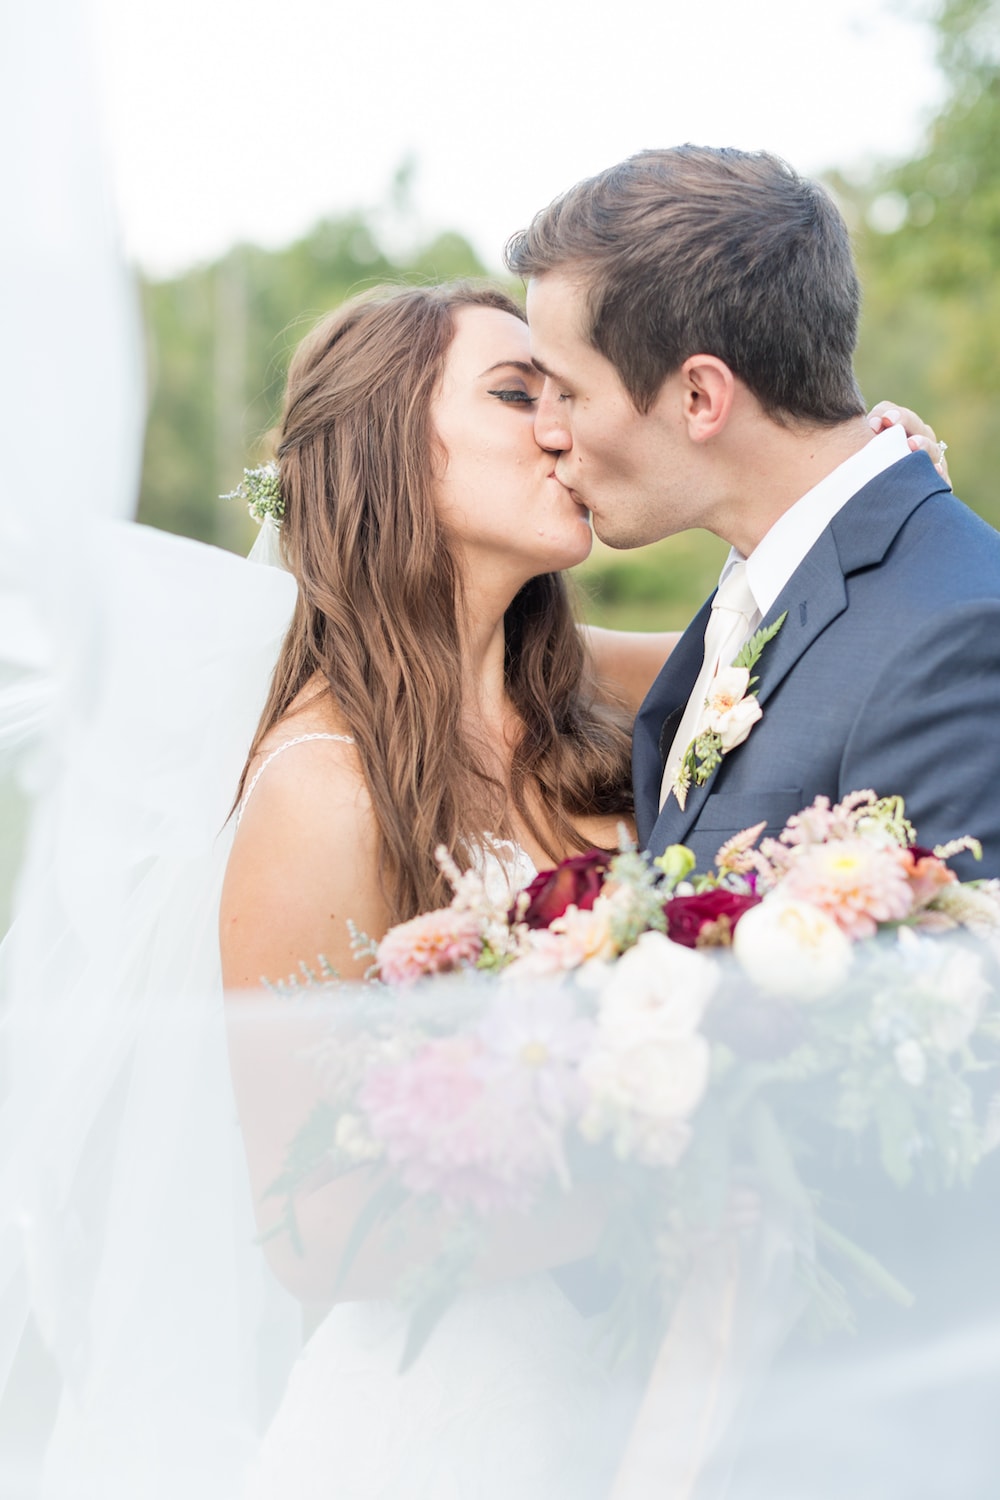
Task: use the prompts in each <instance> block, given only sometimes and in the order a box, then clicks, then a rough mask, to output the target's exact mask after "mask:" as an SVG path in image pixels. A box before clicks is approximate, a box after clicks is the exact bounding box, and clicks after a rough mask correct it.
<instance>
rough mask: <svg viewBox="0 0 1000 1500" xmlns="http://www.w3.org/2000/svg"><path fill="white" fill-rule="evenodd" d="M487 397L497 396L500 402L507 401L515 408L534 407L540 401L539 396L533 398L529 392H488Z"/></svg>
mask: <svg viewBox="0 0 1000 1500" xmlns="http://www.w3.org/2000/svg"><path fill="white" fill-rule="evenodd" d="M486 394H487V396H496V398H497V400H498V401H507V402H509V403H510V404H511V405H514V406H534V404H535V402H536V401H537V400H538V397H537V396H531V395H529V394H528V392H527V391H519V390H501V391H487V392H486Z"/></svg>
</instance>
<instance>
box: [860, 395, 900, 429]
mask: <svg viewBox="0 0 1000 1500" xmlns="http://www.w3.org/2000/svg"><path fill="white" fill-rule="evenodd" d="M900 420H901V415H900V410H899V407H898V406H897V405H896V403H895V402H894V401H879V402H877V403H876V404H875V405H874V406H873V407H872V409H871V411H870V412H869V413H868V425H869V426H870V427H871V429H872V431H873V432H882V431H883V430H884V429H885V428H886V427H895V426H896V424H897V422H899V421H900Z"/></svg>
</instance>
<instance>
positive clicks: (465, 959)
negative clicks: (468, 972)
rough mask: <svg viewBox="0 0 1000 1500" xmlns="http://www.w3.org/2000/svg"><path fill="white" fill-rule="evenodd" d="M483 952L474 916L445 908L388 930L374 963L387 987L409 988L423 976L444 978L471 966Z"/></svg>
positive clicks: (478, 923)
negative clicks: (389, 985)
mask: <svg viewBox="0 0 1000 1500" xmlns="http://www.w3.org/2000/svg"><path fill="white" fill-rule="evenodd" d="M482 951H483V935H482V930H481V925H480V921H479V918H478V917H477V916H476V915H475V913H474V912H469V911H456V910H455V909H454V907H451V906H445V907H442V908H441V910H440V911H429V912H425V913H424V915H423V916H421V917H414V918H413V919H412V921H410V922H400V924H399V925H398V926H397V927H390V928H389V931H388V932H387V933H386V935H385V937H384V938H383V939H382V941H381V942H380V943H379V945H378V951H377V953H376V955H375V961H376V963H377V964H378V972H379V978H380V979H382V980H384V981H385V983H386V984H412V983H413V982H414V981H415V980H417V979H422V978H423V976H424V975H425V974H446V973H448V972H449V971H450V970H451V969H461V968H464V967H467V966H469V965H471V964H474V963H475V961H476V959H477V958H478V957H479V955H480V953H481V952H482Z"/></svg>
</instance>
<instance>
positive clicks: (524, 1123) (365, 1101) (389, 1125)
mask: <svg viewBox="0 0 1000 1500" xmlns="http://www.w3.org/2000/svg"><path fill="white" fill-rule="evenodd" d="M529 1071H530V1070H528V1069H524V1070H522V1072H524V1073H525V1075H527V1073H528V1072H529ZM359 1102H360V1105H361V1108H362V1110H363V1112H364V1114H365V1116H366V1119H367V1123H368V1127H369V1129H370V1131H371V1134H372V1136H373V1138H374V1139H375V1140H376V1141H378V1142H379V1143H380V1144H381V1145H382V1146H383V1147H384V1149H385V1154H386V1159H387V1160H388V1161H389V1163H390V1164H391V1165H392V1166H393V1167H394V1168H395V1169H396V1172H397V1174H398V1176H399V1179H400V1181H401V1182H402V1184H403V1186H404V1187H406V1188H407V1189H408V1190H409V1191H410V1192H411V1193H416V1194H418V1195H425V1194H430V1195H433V1196H436V1197H438V1198H440V1199H441V1200H442V1202H443V1203H444V1204H445V1205H446V1207H448V1208H450V1209H461V1208H473V1209H475V1210H478V1211H479V1212H480V1213H492V1212H496V1211H498V1210H501V1209H505V1208H526V1207H527V1206H528V1205H529V1204H530V1203H531V1202H532V1200H533V1199H534V1197H535V1195H536V1193H537V1191H538V1188H539V1186H540V1184H541V1183H542V1181H543V1180H544V1179H545V1177H546V1176H547V1175H548V1174H549V1173H550V1172H551V1171H552V1169H553V1148H552V1128H551V1125H550V1123H549V1122H548V1120H547V1119H546V1118H545V1116H544V1115H543V1114H542V1112H541V1111H540V1110H539V1108H538V1105H537V1101H536V1099H535V1097H534V1092H533V1089H532V1080H531V1078H530V1077H528V1076H524V1077H522V1078H520V1079H519V1080H518V1079H515V1078H513V1077H512V1076H511V1071H510V1069H509V1067H507V1068H501V1069H499V1070H498V1069H496V1068H495V1067H493V1066H492V1065H491V1060H490V1057H489V1055H488V1053H487V1051H486V1049H485V1047H484V1045H483V1043H482V1041H480V1040H479V1039H478V1038H475V1037H469V1036H456V1037H438V1038H434V1039H432V1040H431V1041H428V1042H426V1043H425V1044H424V1045H423V1046H422V1047H421V1048H420V1049H419V1050H418V1051H417V1052H415V1053H414V1054H413V1056H412V1057H409V1058H406V1059H405V1060H404V1061H402V1062H399V1063H395V1064H387V1065H385V1066H384V1067H380V1068H376V1069H373V1071H372V1072H371V1073H370V1074H369V1075H368V1078H367V1079H366V1080H365V1082H364V1084H363V1086H362V1089H361V1093H360V1095H359Z"/></svg>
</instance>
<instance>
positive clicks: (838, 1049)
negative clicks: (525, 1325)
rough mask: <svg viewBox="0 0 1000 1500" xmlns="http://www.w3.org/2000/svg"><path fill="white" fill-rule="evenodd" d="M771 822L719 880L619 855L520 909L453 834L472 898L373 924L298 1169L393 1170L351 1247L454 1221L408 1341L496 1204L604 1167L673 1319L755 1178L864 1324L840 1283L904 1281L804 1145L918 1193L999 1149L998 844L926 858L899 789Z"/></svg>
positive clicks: (640, 1264)
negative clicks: (404, 1226) (865, 1242)
mask: <svg viewBox="0 0 1000 1500" xmlns="http://www.w3.org/2000/svg"><path fill="white" fill-rule="evenodd" d="M763 826H764V825H762V824H761V825H758V827H756V828H751V829H748V830H747V831H746V832H744V833H742V834H740V835H738V836H737V837H736V838H734V839H731V840H730V841H729V842H728V843H727V844H725V845H724V847H723V848H722V849H721V850H720V851H719V853H718V855H717V857H716V862H715V863H716V868H715V869H714V871H712V872H711V873H709V874H705V875H701V876H696V875H695V873H694V868H693V867H694V860H693V857H692V856H691V854H690V852H689V851H688V850H687V849H685V848H683V847H681V846H675V847H673V848H671V849H668V850H667V851H666V853H665V854H664V855H663V856H661V857H660V858H659V859H656V860H652V861H649V860H647V859H646V858H645V857H644V856H642V855H640V854H639V853H638V852H636V851H635V850H634V849H632V848H628V847H626V848H623V849H622V850H621V852H619V853H617V854H613V855H612V854H607V853H604V852H601V851H592V852H590V853H587V854H582V855H578V856H575V857H573V858H571V859H568V860H564V861H563V862H562V864H560V865H559V866H558V867H557V868H556V869H554V870H550V871H545V872H543V873H542V874H540V875H539V876H538V877H537V878H536V879H535V880H534V881H533V882H532V884H531V885H530V886H529V887H528V888H527V890H525V891H523V892H522V893H521V894H520V895H519V896H518V897H517V898H516V900H515V901H514V902H513V905H512V906H510V907H507V906H506V905H505V906H503V907H500V906H498V905H497V904H496V902H495V901H494V900H491V899H490V897H489V895H488V893H487V887H486V884H485V883H484V881H483V879H482V878H481V877H480V875H478V874H477V873H475V872H474V871H468V872H465V873H460V872H459V871H458V869H457V868H456V867H455V865H454V864H453V863H452V861H451V860H450V859H449V857H448V855H447V854H446V853H445V852H444V851H439V859H440V861H441V863H442V866H443V868H444V869H445V871H446V873H447V874H448V875H449V878H450V880H451V883H452V885H453V888H454V898H453V900H452V902H451V904H450V906H448V907H447V908H444V909H442V910H440V911H435V912H431V913H428V914H425V915H423V916H420V917H417V918H415V919H414V920H413V921H410V922H407V923H404V924H402V925H400V926H398V927H395V928H393V929H392V930H391V931H390V932H388V933H387V934H386V936H385V937H384V938H383V939H382V941H381V942H380V943H378V944H377V945H374V944H366V942H365V940H364V939H362V938H360V936H359V937H358V939H357V942H358V946H359V948H364V949H365V951H368V952H370V953H371V956H372V959H373V975H372V977H373V978H376V979H377V980H378V981H379V983H378V984H376V985H375V986H369V987H368V996H367V999H364V998H358V997H357V996H355V997H354V998H353V1000H352V1001H351V1002H350V1003H349V1004H346V1005H345V1007H344V1009H343V1011H342V1014H341V1018H340V1020H339V1022H338V1024H337V1027H336V1032H335V1034H331V1037H330V1040H329V1043H328V1045H325V1046H324V1047H323V1048H321V1055H320V1057H319V1059H318V1061H319V1064H320V1066H321V1069H322V1078H323V1101H322V1104H321V1106H320V1108H319V1109H317V1110H316V1111H315V1112H314V1114H313V1116H312V1117H311V1119H310V1120H309V1121H308V1122H307V1124H306V1126H305V1127H304V1129H303V1130H302V1132H301V1133H300V1135H299V1137H298V1138H297V1140H296V1142H295V1145H294V1148H293V1151H292V1154H291V1156H290V1158H289V1162H288V1169H287V1171H286V1173H285V1174H284V1176H283V1178H282V1181H281V1183H280V1184H278V1185H277V1188H278V1190H281V1191H285V1192H289V1191H290V1190H292V1189H294V1188H295V1187H296V1186H297V1185H299V1184H301V1183H302V1182H303V1181H305V1180H306V1179H307V1178H309V1177H310V1176H313V1177H314V1176H315V1173H316V1172H317V1170H320V1171H322V1172H325V1173H327V1174H331V1173H333V1174H335V1173H338V1172H341V1171H346V1170H350V1169H353V1168H357V1167H359V1166H362V1165H369V1166H377V1167H380V1168H381V1169H382V1172H381V1179H382V1185H381V1186H380V1187H379V1188H378V1190H377V1191H376V1192H375V1193H374V1195H373V1197H372V1198H371V1200H370V1204H369V1210H368V1211H367V1213H366V1214H365V1215H364V1216H363V1220H362V1221H359V1224H358V1226H357V1229H356V1232H355V1236H354V1240H353V1242H352V1245H351V1247H350V1248H349V1251H348V1259H349V1258H350V1256H351V1255H353V1254H354V1253H355V1252H356V1250H357V1248H358V1247H359V1246H360V1245H361V1243H362V1242H363V1240H364V1237H365V1235H366V1234H368V1233H369V1232H370V1231H371V1230H372V1229H373V1228H374V1227H375V1225H376V1224H380V1223H382V1222H383V1221H388V1220H390V1219H391V1217H392V1215H393V1214H395V1213H397V1211H398V1210H399V1209H400V1207H401V1206H402V1205H404V1204H408V1205H409V1206H410V1209H411V1211H412V1209H413V1207H414V1205H417V1206H418V1207H419V1208H423V1209H425V1210H426V1211H427V1212H428V1213H431V1214H437V1215H438V1216H439V1218H440V1220H441V1222H443V1223H444V1224H446V1226H447V1231H446V1233H445V1234H444V1239H443V1241H442V1244H443V1249H442V1253H441V1254H440V1255H438V1256H436V1257H435V1260H434V1264H433V1265H430V1266H422V1267H415V1268H414V1271H413V1273H412V1275H411V1276H410V1277H409V1278H408V1284H407V1286H406V1287H405V1288H404V1289H403V1290H404V1294H405V1295H406V1296H407V1297H408V1298H409V1299H410V1301H411V1302H412V1304H413V1306H414V1309H415V1317H414V1321H413V1336H412V1338H411V1347H410V1349H409V1351H408V1357H412V1356H413V1355H414V1354H415V1353H416V1351H417V1350H418V1349H419V1347H420V1344H421V1342H422V1340H423V1338H424V1337H426V1335H427V1333H428V1332H429V1330H430V1328H431V1327H432V1326H433V1322H434V1320H435V1318H436V1317H437V1316H439V1315H440V1312H441V1311H443V1309H444V1308H445V1307H446V1306H447V1305H448V1302H449V1301H450V1300H451V1298H452V1297H453V1296H454V1295H455V1293H456V1292H457V1290H458V1289H459V1288H460V1287H461V1285H462V1284H463V1282H464V1280H465V1278H466V1277H467V1275H468V1273H469V1272H470V1270H471V1268H472V1266H473V1264H474V1262H475V1259H476V1257H477V1255H478V1254H479V1253H480V1250H481V1247H482V1244H483V1242H484V1238H485V1236H486V1235H487V1234H488V1233H489V1228H490V1224H491V1221H495V1220H496V1218H497V1216H503V1215H510V1214H526V1213H531V1212H533V1211H534V1210H535V1209H536V1208H537V1206H538V1205H540V1204H541V1203H542V1201H543V1200H544V1199H545V1198H546V1197H547V1195H550V1194H553V1193H555V1194H559V1193H563V1192H567V1191H569V1190H571V1189H572V1188H573V1187H574V1186H576V1185H579V1184H585V1183H593V1182H594V1181H597V1180H602V1179H603V1180H604V1181H605V1182H606V1183H607V1184H608V1193H609V1201H613V1203H614V1205H615V1209H616V1211H615V1212H614V1213H610V1214H609V1216H608V1229H607V1231H606V1234H605V1241H604V1244H603V1246H602V1250H601V1258H602V1259H603V1260H604V1261H605V1262H607V1263H609V1264H611V1265H612V1266H614V1267H617V1268H618V1270H619V1271H620V1272H621V1273H623V1274H621V1275H620V1277H619V1282H620V1287H621V1288H622V1295H623V1296H627V1295H629V1289H630V1288H634V1287H636V1286H642V1287H643V1288H645V1289H647V1290H648V1289H649V1288H653V1290H654V1293H655V1297H656V1299H657V1301H658V1304H659V1306H660V1307H661V1308H662V1310H663V1311H664V1313H668V1312H669V1309H670V1306H671V1301H672V1299H673V1298H674V1297H675V1296H676V1295H677V1291H678V1288H679V1287H680V1285H681V1284H682V1282H683V1279H684V1276H685V1274H686V1271H687V1269H688V1267H689V1265H690V1262H691V1256H692V1254H693V1252H694V1247H696V1246H697V1245H698V1244H699V1243H700V1242H703V1240H704V1236H705V1235H706V1234H711V1233H715V1232H718V1230H719V1228H720V1226H722V1225H724V1223H725V1221H726V1216H727V1213H728V1212H729V1205H730V1203H731V1201H732V1196H733V1191H734V1187H738V1185H739V1184H740V1183H741V1182H746V1181H749V1182H751V1183H752V1184H753V1185H754V1188H755V1190H756V1191H757V1192H758V1193H760V1194H762V1195H763V1196H764V1197H765V1198H766V1199H767V1200H768V1201H769V1202H771V1203H772V1204H773V1203H777V1204H778V1205H779V1206H780V1209H781V1211H782V1212H786V1213H787V1214H790V1215H791V1216H792V1218H793V1219H794V1221H795V1223H796V1224H797V1225H798V1226H799V1229H798V1231H797V1233H798V1236H799V1239H800V1241H801V1244H802V1247H803V1253H802V1256H801V1268H800V1270H801V1275H802V1277H803V1278H804V1279H805V1280H807V1281H808V1282H809V1284H810V1289H811V1292H812V1293H813V1296H812V1307H813V1311H814V1312H815V1313H816V1314H817V1315H818V1317H819V1318H820V1319H821V1320H824V1321H826V1322H827V1323H838V1322H839V1323H843V1322H849V1321H850V1317H851V1309H850V1302H849V1300H848V1299H847V1297H846V1294H845V1290H844V1287H843V1285H842V1282H841V1279H840V1278H841V1277H842V1276H846V1277H847V1278H848V1279H852V1278H860V1279H861V1280H862V1281H863V1282H865V1283H867V1284H868V1285H869V1286H870V1285H872V1284H874V1285H876V1286H878V1287H880V1288H881V1289H882V1290H884V1291H886V1292H888V1293H889V1295H892V1296H895V1297H897V1298H899V1299H900V1300H905V1298H906V1292H905V1289H904V1288H902V1287H900V1286H899V1285H898V1283H896V1282H895V1281H894V1280H893V1278H892V1277H891V1275H890V1274H889V1272H888V1271H886V1270H885V1269H884V1268H882V1267H881V1266H880V1265H878V1263H877V1262H875V1261H873V1260H872V1259H871V1258H870V1257H869V1256H868V1255H866V1254H865V1252H864V1251H863V1250H861V1249H859V1248H858V1247H856V1246H854V1245H853V1244H851V1243H850V1242H849V1241H848V1240H846V1239H845V1238H844V1237H843V1236H841V1235H840V1234H839V1233H838V1232H837V1231H836V1230H835V1229H834V1228H833V1226H832V1225H830V1224H828V1223H827V1222H826V1220H825V1218H824V1216H823V1213H822V1211H821V1210H822V1207H823V1205H822V1204H821V1203H820V1202H818V1201H817V1196H818V1195H817V1194H816V1193H814V1192H813V1191H811V1190H810V1188H809V1186H808V1185H807V1184H806V1182H805V1181H804V1177H803V1168H802V1166H801V1158H802V1155H803V1153H804V1152H808V1151H809V1150H810V1149H812V1148H814V1147H815V1144H816V1142H817V1141H821V1142H822V1143H823V1149H824V1151H826V1150H827V1149H828V1148H829V1147H831V1146H832V1148H833V1149H834V1151H835V1152H840V1153H841V1154H843V1151H844V1149H845V1148H847V1149H848V1150H849V1151H854V1152H858V1153H861V1152H863V1151H864V1150H865V1149H866V1145H867V1143H868V1142H869V1141H871V1142H874V1143H875V1146H876V1149H877V1158H878V1161H879V1163H880V1168H881V1170H882V1171H884V1173H885V1174H886V1175H887V1176H888V1177H889V1178H890V1179H891V1180H892V1181H893V1182H894V1183H896V1184H899V1185H905V1184H906V1183H908V1182H909V1181H910V1180H911V1179H912V1178H914V1177H916V1176H919V1177H920V1179H921V1180H922V1181H923V1182H924V1183H925V1184H926V1185H927V1186H928V1187H931V1188H935V1187H942V1186H948V1185H951V1184H953V1183H956V1182H964V1181H968V1179H969V1178H970V1176H971V1174H972V1172H973V1171H974V1169H975V1167H976V1165H977V1163H978V1161H979V1160H980V1159H981V1157H982V1156H983V1155H984V1154H985V1153H986V1152H988V1151H989V1150H991V1149H992V1148H993V1147H994V1146H995V1145H996V1144H997V1143H998V1141H1000V1094H998V1093H993V1094H992V1097H991V1091H990V1089H989V1088H987V1089H986V1091H985V1098H980V1094H981V1093H982V1088H981V1085H982V1083H983V1080H984V1079H985V1080H989V1078H990V1070H991V1067H992V1065H993V1062H994V1059H995V1057H996V1055H997V1046H998V1042H1000V1003H998V991H997V983H996V979H997V972H998V967H997V966H998V960H1000V882H992V881H987V882H972V883H966V884H962V883H960V882H959V881H958V879H957V877H956V876H955V874H954V872H953V871H952V870H951V869H950V868H949V864H948V860H949V858H950V857H951V856H952V855H954V854H955V853H956V852H958V851H959V850H961V849H969V848H974V847H975V846H974V841H972V840H970V839H967V838H963V839H959V840H957V841H955V842H954V843H952V844H950V845H947V846H945V847H940V848H938V849H935V850H931V849H926V848H923V847H921V846H920V845H919V844H918V843H917V842H916V837H915V834H914V830H913V829H912V828H911V826H910V825H909V823H908V822H907V820H906V818H905V815H904V808H903V804H902V802H901V801H900V800H899V799H877V798H876V797H875V796H874V794H873V793H871V792H858V793H854V794H852V795H851V796H849V797H847V798H845V799H844V801H843V802H841V803H839V804H838V805H836V806H831V805H830V803H829V802H828V800H827V799H825V798H819V799H817V801H816V802H815V803H813V805H812V806H811V807H809V808H807V809H805V811H803V812H801V813H799V814H798V815H797V816H795V817H793V818H791V819H790V820H789V822H788V824H787V826H786V827H785V829H784V830H783V831H782V833H781V835H780V837H778V838H777V839H764V840H763V841H762V842H759V843H758V840H759V838H760V834H761V832H762V830H763ZM289 1201H290V1200H289ZM834 1265H835V1266H836V1267H837V1274H836V1275H834V1274H833V1272H832V1270H831V1267H832V1266H834ZM625 1321H626V1323H627V1319H626V1320H625ZM626 1331H627V1332H628V1333H630V1334H634V1333H635V1328H634V1327H633V1328H631V1329H630V1330H628V1329H627V1330H626Z"/></svg>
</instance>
